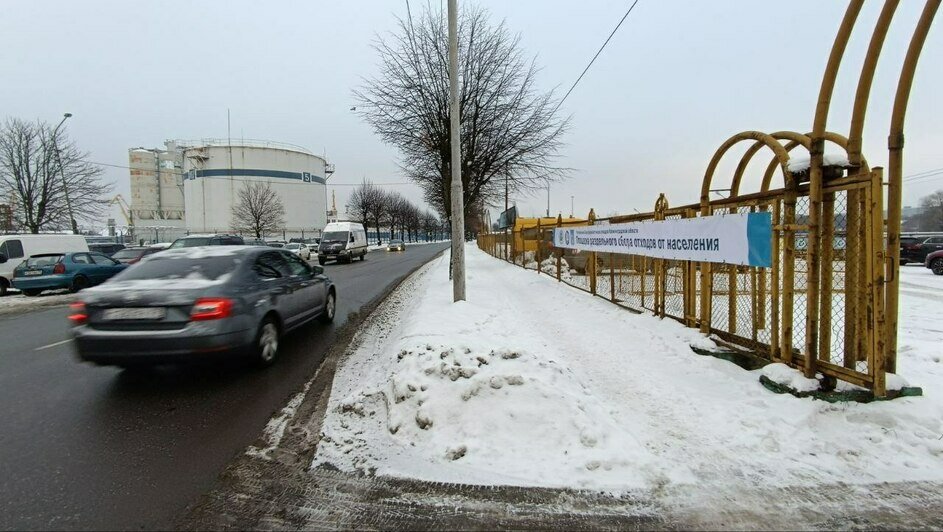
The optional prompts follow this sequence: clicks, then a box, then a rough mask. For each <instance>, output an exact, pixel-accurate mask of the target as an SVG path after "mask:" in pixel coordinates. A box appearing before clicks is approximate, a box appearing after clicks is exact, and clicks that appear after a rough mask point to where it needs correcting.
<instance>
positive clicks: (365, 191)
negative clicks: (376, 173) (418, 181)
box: [349, 179, 387, 242]
mask: <svg viewBox="0 0 943 532" xmlns="http://www.w3.org/2000/svg"><path fill="white" fill-rule="evenodd" d="M349 204H350V207H349V210H350V213H351V214H352V215H353V216H354V218H355V219H357V220H359V221H360V222H361V223H363V226H364V228H368V227H370V226H371V225H372V226H373V228H374V229H375V230H376V233H375V235H376V239H377V241H378V242H379V241H380V224H382V223H384V222H385V221H386V216H387V212H386V210H387V198H386V192H384V191H383V190H382V189H381V188H380V187H378V186H376V185H374V184H373V183H372V182H370V181H368V180H366V179H364V180H363V182H362V183H360V185H358V186H357V188H355V189H354V191H353V192H351V194H350V202H349Z"/></svg>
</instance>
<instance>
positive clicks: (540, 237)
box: [534, 218, 544, 275]
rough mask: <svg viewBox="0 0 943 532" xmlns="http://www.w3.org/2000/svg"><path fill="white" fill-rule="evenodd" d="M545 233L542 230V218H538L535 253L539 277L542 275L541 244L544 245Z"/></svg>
mask: <svg viewBox="0 0 943 532" xmlns="http://www.w3.org/2000/svg"><path fill="white" fill-rule="evenodd" d="M543 240H544V232H543V230H542V229H541V228H540V218H537V238H536V242H537V251H534V260H536V261H537V275H540V244H542V243H543Z"/></svg>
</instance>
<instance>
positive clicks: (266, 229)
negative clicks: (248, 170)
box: [232, 181, 285, 238]
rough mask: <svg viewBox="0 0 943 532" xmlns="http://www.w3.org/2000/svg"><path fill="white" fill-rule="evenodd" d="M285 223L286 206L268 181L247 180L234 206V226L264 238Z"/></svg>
mask: <svg viewBox="0 0 943 532" xmlns="http://www.w3.org/2000/svg"><path fill="white" fill-rule="evenodd" d="M283 225H285V207H284V205H282V200H281V198H279V197H278V193H276V192H275V190H273V189H272V185H271V184H270V183H269V182H268V181H245V182H244V183H243V184H242V188H241V189H239V195H238V197H237V198H236V203H235V204H234V205H233V207H232V226H233V228H234V229H237V230H239V231H247V232H250V233H252V234H254V235H255V237H256V238H262V237H263V236H265V234H266V233H272V232H274V231H276V230H278V229H279V228H280V227H282V226H283Z"/></svg>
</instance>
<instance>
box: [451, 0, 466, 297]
mask: <svg viewBox="0 0 943 532" xmlns="http://www.w3.org/2000/svg"><path fill="white" fill-rule="evenodd" d="M449 91H450V92H451V97H452V98H451V100H452V102H451V104H450V105H449V114H450V118H451V124H450V126H451V127H450V130H451V131H450V137H451V140H452V300H453V301H465V206H464V203H465V202H464V194H463V193H462V153H461V147H462V145H461V140H460V139H459V123H460V122H459V120H460V116H459V113H460V112H461V109H459V100H458V0H449Z"/></svg>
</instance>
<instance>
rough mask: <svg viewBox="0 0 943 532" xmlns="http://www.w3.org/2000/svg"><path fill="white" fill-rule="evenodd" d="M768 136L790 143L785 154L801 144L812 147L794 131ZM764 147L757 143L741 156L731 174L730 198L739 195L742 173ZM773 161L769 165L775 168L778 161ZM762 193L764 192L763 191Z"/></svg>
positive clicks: (801, 135) (803, 137) (803, 136)
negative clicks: (734, 170)
mask: <svg viewBox="0 0 943 532" xmlns="http://www.w3.org/2000/svg"><path fill="white" fill-rule="evenodd" d="M770 136H771V137H773V138H774V139H776V140H789V141H792V142H791V143H790V144H789V145H788V146H791V147H790V148H787V149H786V151H787V152H789V150H791V149H792V148H794V147H796V146H798V145H799V144H802V145H803V146H805V147H806V149H809V147H810V146H811V145H812V140H811V139H810V138H809V137H808V135H803V134H801V133H797V132H795V131H777V132H775V133H771V134H770ZM764 146H766V144H765V143H763V142H757V143H756V144H754V145H753V146H750V149H748V150H747V151H746V153H744V154H743V157H742V158H741V159H740V164H738V165H737V170H736V172H734V174H733V180H732V181H731V182H730V197H735V196H738V195H739V194H740V182H741V181H742V180H743V173H744V172H745V171H746V169H747V166H748V165H749V164H750V161H751V160H752V159H753V156H754V155H756V153H757V152H758V151H760V150H761V149H762V148H763V147H764ZM773 161H774V162H773V163H771V164H772V165H773V167H774V168H775V165H776V163H778V159H777V158H775V157H774V158H773ZM764 192H765V189H764Z"/></svg>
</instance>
